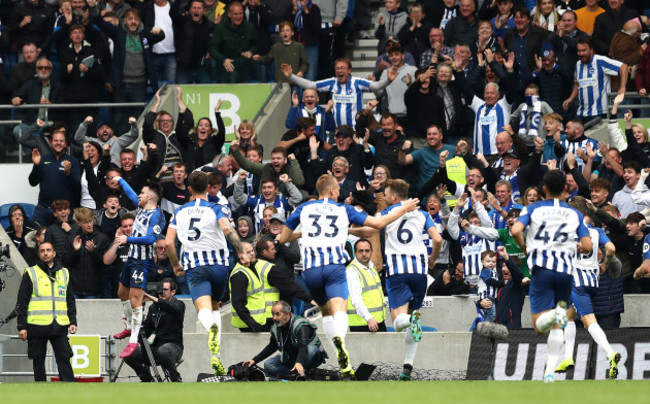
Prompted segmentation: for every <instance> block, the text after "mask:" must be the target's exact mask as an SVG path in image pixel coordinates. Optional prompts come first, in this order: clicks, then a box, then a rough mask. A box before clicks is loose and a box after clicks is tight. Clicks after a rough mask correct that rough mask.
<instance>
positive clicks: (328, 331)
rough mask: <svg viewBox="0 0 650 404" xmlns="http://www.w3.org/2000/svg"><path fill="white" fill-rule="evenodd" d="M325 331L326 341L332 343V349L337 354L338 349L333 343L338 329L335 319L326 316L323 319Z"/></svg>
mask: <svg viewBox="0 0 650 404" xmlns="http://www.w3.org/2000/svg"><path fill="white" fill-rule="evenodd" d="M323 331H325V339H326V340H327V341H328V342H329V343H330V347H331V348H332V350H333V351H334V352H336V347H335V346H334V343H333V342H332V338H334V336H335V335H336V328H335V326H334V317H333V316H324V317H323Z"/></svg>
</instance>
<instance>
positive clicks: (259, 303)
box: [228, 263, 266, 328]
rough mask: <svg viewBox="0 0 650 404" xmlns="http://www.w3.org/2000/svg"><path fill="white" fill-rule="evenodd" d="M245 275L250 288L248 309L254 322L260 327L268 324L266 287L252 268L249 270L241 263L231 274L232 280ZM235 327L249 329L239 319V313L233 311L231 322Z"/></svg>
mask: <svg viewBox="0 0 650 404" xmlns="http://www.w3.org/2000/svg"><path fill="white" fill-rule="evenodd" d="M240 272H241V273H243V274H244V275H246V277H247V278H248V288H247V289H246V308H247V309H248V311H249V312H250V313H251V317H253V320H255V322H257V323H258V324H260V325H264V324H265V323H266V307H265V302H264V285H263V284H262V281H261V280H260V279H259V278H258V277H257V274H255V273H254V272H253V271H252V270H251V269H250V268H247V267H245V266H243V265H241V264H240V263H237V265H235V267H234V268H233V269H232V272H231V273H230V280H231V279H232V277H233V276H234V275H235V274H238V273H240ZM230 280H228V286H229V287H230V290H231V291H232V284H231V283H230ZM230 322H231V324H232V325H233V327H237V328H247V327H248V326H247V325H246V323H244V321H243V320H242V319H241V318H239V315H238V314H237V311H236V310H234V308H233V311H232V317H231V320H230Z"/></svg>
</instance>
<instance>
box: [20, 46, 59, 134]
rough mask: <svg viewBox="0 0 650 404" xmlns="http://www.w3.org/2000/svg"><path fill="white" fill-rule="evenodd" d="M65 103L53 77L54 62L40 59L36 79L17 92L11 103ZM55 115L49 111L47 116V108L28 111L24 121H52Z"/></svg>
mask: <svg viewBox="0 0 650 404" xmlns="http://www.w3.org/2000/svg"><path fill="white" fill-rule="evenodd" d="M60 102H63V91H62V88H61V86H60V85H59V83H57V81H56V80H53V77H52V62H50V61H49V60H48V59H47V58H40V59H38V60H37V61H36V77H33V78H31V79H29V80H27V81H26V82H25V84H23V85H22V87H20V89H18V90H16V92H15V93H14V97H13V98H12V99H11V103H12V104H13V105H14V106H18V105H22V104H56V103H60ZM53 115H54V113H53V111H49V114H48V115H46V110H45V108H40V109H31V110H27V111H26V112H25V113H24V115H23V114H21V116H24V118H23V121H25V123H30V124H31V123H33V122H34V121H36V118H40V119H43V120H45V119H46V117H48V118H50V119H52V117H53Z"/></svg>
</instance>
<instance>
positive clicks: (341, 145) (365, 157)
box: [309, 125, 375, 197]
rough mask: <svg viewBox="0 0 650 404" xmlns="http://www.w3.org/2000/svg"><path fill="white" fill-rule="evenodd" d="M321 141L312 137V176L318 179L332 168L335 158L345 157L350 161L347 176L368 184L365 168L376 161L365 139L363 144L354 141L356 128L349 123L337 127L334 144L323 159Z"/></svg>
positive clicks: (310, 144)
mask: <svg viewBox="0 0 650 404" xmlns="http://www.w3.org/2000/svg"><path fill="white" fill-rule="evenodd" d="M364 139H365V138H364ZM321 142H322V141H317V140H316V139H315V138H314V139H313V140H312V139H311V138H310V142H309V149H310V155H311V161H310V162H309V170H310V171H311V178H315V179H317V178H318V177H319V176H320V175H321V174H324V173H326V172H327V170H329V169H331V167H332V164H334V159H335V158H337V157H345V158H346V159H347V160H348V163H350V164H349V166H348V173H347V177H348V178H350V179H351V180H352V181H353V182H355V183H356V182H357V181H358V182H359V183H360V184H366V182H367V180H366V173H365V171H364V170H369V169H371V168H372V166H373V165H374V161H375V159H374V157H373V155H372V152H371V151H370V146H369V144H368V142H365V141H364V144H363V145H360V144H358V143H356V142H355V141H354V130H353V129H352V128H351V127H350V126H347V125H341V126H339V127H338V128H336V133H335V135H334V145H333V146H332V147H331V148H330V149H329V151H328V152H327V153H326V154H325V156H324V157H323V158H322V159H321V156H320V154H319V150H322V148H321V147H320V145H321ZM322 144H323V145H324V144H325V142H322ZM314 185H315V183H313V184H312V185H311V186H312V187H314ZM345 197H347V195H345Z"/></svg>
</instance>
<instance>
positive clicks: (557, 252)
mask: <svg viewBox="0 0 650 404" xmlns="http://www.w3.org/2000/svg"><path fill="white" fill-rule="evenodd" d="M517 220H518V221H519V222H521V223H523V224H524V226H525V227H526V228H527V232H526V250H527V252H528V267H529V268H533V267H534V266H538V267H541V268H546V269H549V270H551V271H556V272H562V273H567V274H569V275H571V274H572V273H573V268H574V264H573V261H574V260H575V255H576V239H581V238H583V237H586V236H589V231H588V230H587V228H586V227H585V225H584V224H583V216H582V214H581V213H580V212H578V211H577V210H575V209H573V208H572V207H570V206H569V205H568V204H567V203H566V202H562V201H560V200H558V199H548V200H545V201H539V202H535V203H533V204H531V205H528V206H524V209H523V210H522V211H521V214H520V215H519V218H518V219H517Z"/></svg>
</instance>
